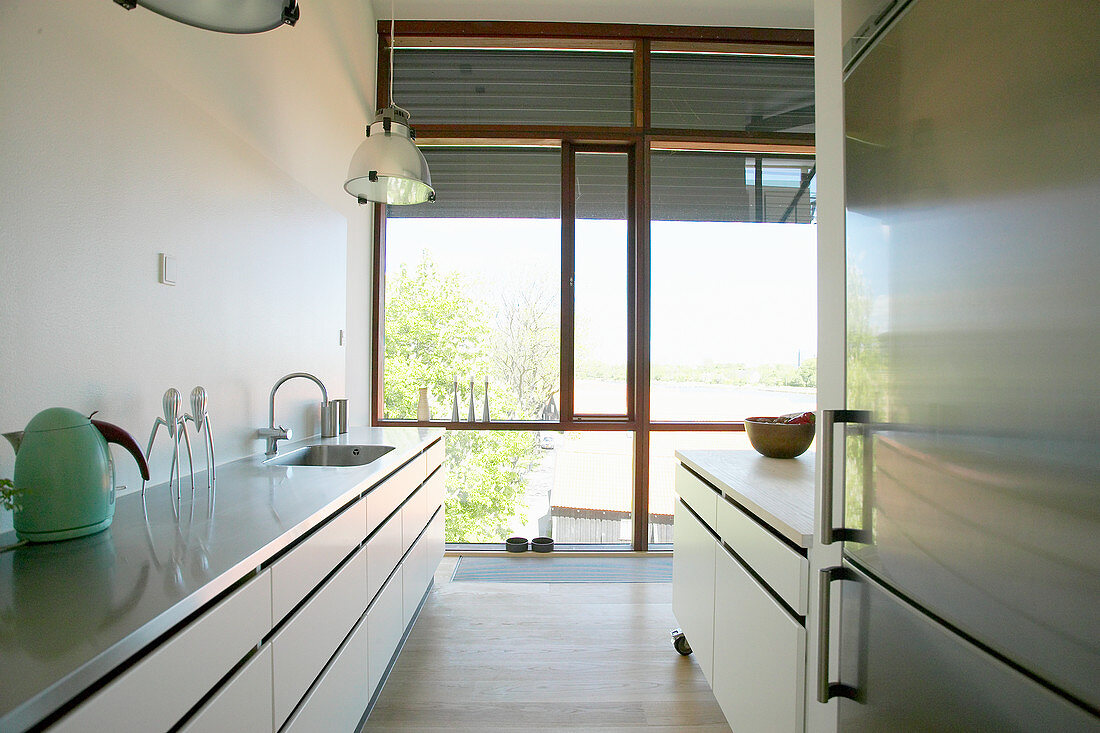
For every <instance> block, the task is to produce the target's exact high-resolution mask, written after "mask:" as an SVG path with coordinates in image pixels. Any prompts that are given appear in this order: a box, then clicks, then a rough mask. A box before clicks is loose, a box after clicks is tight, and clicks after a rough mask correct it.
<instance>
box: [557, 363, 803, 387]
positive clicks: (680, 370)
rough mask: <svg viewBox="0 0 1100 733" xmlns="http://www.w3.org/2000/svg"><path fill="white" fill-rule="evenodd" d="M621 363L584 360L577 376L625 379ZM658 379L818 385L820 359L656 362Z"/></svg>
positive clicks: (681, 381)
mask: <svg viewBox="0 0 1100 733" xmlns="http://www.w3.org/2000/svg"><path fill="white" fill-rule="evenodd" d="M625 372H626V369H625V367H624V366H623V365H622V364H618V365H616V364H601V363H599V362H593V361H584V362H580V363H578V364H577V379H622V374H624V373H625ZM651 373H652V375H653V380H654V381H656V382H673V383H685V382H693V383H697V384H729V385H733V386H737V387H746V386H750V385H751V386H756V387H816V386H817V359H816V358H814V357H810V358H807V359H803V360H802V363H801V364H798V365H794V364H759V365H755V366H751V367H750V366H747V365H745V364H707V363H704V364H653V366H652V369H651Z"/></svg>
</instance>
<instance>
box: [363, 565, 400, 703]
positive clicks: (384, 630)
mask: <svg viewBox="0 0 1100 733" xmlns="http://www.w3.org/2000/svg"><path fill="white" fill-rule="evenodd" d="M404 632H405V626H404V625H403V624H402V623H401V570H400V568H399V569H398V570H397V572H395V573H394V574H393V577H391V578H390V581H389V582H388V583H386V585H385V586H383V588H382V590H381V592H379V594H378V597H377V598H375V599H374V605H372V606H371V607H370V610H369V611H367V660H368V661H367V688H368V690H369V692H370V694H371V695H373V694H374V692H375V690H376V689H377V688H378V684H379V683H380V682H381V681H382V675H383V674H385V673H386V667H387V666H389V663H390V658H391V657H392V656H393V653H394V652H395V651H396V650H397V644H398V643H399V642H400V641H401V635H402V634H403V633H404Z"/></svg>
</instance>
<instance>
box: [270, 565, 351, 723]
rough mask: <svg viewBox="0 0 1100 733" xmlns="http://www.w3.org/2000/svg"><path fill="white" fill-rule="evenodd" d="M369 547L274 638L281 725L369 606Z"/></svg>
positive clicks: (276, 698) (277, 709) (277, 719)
mask: <svg viewBox="0 0 1100 733" xmlns="http://www.w3.org/2000/svg"><path fill="white" fill-rule="evenodd" d="M368 547H369V546H364V547H363V548H361V549H360V550H359V552H357V553H356V554H355V555H354V556H353V557H352V559H351V560H349V561H348V562H347V564H345V565H344V566H343V567H342V568H340V571H339V572H337V573H336V574H335V575H334V576H332V577H331V578H330V579H329V580H328V581H327V582H326V583H325V584H324V585H323V586H321V588H320V589H319V590H318V591H317V593H316V594H314V595H313V596H312V597H311V598H310V599H309V600H307V601H306V602H305V604H304V605H303V606H302V607H301V608H299V609H298V610H297V611H295V612H294V615H293V616H291V617H290V618H289V619H288V620H287V622H286V625H285V626H284V627H283V628H282V629H280V630H279V631H278V633H276V634H275V637H274V638H273V639H272V641H271V645H272V649H273V652H274V659H273V668H274V704H275V718H274V721H275V727H276V728H278V727H279V726H281V725H282V724H283V721H284V720H286V717H287V716H288V715H290V712H291V711H292V710H293V709H294V707H295V706H296V705H297V704H298V701H299V700H301V698H302V695H303V694H304V693H305V691H306V690H307V689H309V686H310V685H311V684H312V683H313V680H314V679H316V678H317V675H318V674H319V673H320V671H321V670H322V669H324V667H325V665H326V664H327V663H328V660H329V659H330V658H331V657H332V655H333V653H334V652H335V651H336V649H337V648H338V647H339V646H340V644H341V642H343V640H344V637H345V636H347V634H348V632H349V631H351V628H352V626H354V625H355V622H356V621H357V620H358V619H359V617H360V616H361V615H362V614H363V610H364V609H365V608H366V607H367V551H368Z"/></svg>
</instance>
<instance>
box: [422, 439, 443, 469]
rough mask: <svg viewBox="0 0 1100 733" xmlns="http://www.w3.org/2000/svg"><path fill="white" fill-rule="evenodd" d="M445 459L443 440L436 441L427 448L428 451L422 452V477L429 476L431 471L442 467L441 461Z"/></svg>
mask: <svg viewBox="0 0 1100 733" xmlns="http://www.w3.org/2000/svg"><path fill="white" fill-rule="evenodd" d="M446 457H447V449H446V448H445V447H444V445H443V440H442V439H440V440H437V441H436V442H435V443H432V444H431V445H430V446H428V449H427V450H426V451H424V475H425V476H430V475H431V473H432V471H434V470H435V469H437V468H439V467H440V466H441V465H443V460H444V459H445V458H446Z"/></svg>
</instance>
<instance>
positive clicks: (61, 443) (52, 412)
mask: <svg viewBox="0 0 1100 733" xmlns="http://www.w3.org/2000/svg"><path fill="white" fill-rule="evenodd" d="M92 414H93V415H94V414H95V413H92ZM4 437H5V438H7V439H8V440H9V441H11V444H12V445H13V446H14V447H15V475H14V476H13V477H12V480H13V482H14V483H15V487H16V488H17V489H20V493H19V496H18V501H19V506H18V508H17V509H16V510H15V534H16V536H17V537H19V539H21V540H28V541H30V542H53V541H55V540H67V539H71V538H73V537H83V536H84V535H88V534H93V533H95V532H99V531H102V530H104V529H107V528H108V527H110V526H111V521H112V520H113V519H114V517H115V469H114V463H113V462H112V461H111V454H110V451H109V450H108V449H107V444H108V443H117V444H118V445H121V446H122V447H123V448H125V449H126V450H127V451H129V453H130V455H132V456H133V457H134V460H136V461H137V464H138V467H139V468H140V469H141V476H142V478H144V479H145V480H146V481H148V480H149V465H148V464H147V463H146V462H145V456H144V455H142V453H141V448H139V447H138V444H137V441H135V440H134V438H133V436H131V435H130V434H129V433H127V432H126V431H125V430H123V429H122V428H120V427H118V426H116V425H112V424H111V423H107V422H103V421H102V420H92V419H91V417H84V416H83V415H81V414H80V413H79V412H77V411H75V410H69V409H67V408H64V407H51V408H49V409H48V410H43V411H42V412H40V413H38V414H37V415H35V416H34V417H33V418H31V421H30V422H29V423H28V424H27V427H26V429H24V430H23V432H21V433H5V434H4Z"/></svg>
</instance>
